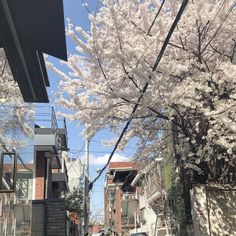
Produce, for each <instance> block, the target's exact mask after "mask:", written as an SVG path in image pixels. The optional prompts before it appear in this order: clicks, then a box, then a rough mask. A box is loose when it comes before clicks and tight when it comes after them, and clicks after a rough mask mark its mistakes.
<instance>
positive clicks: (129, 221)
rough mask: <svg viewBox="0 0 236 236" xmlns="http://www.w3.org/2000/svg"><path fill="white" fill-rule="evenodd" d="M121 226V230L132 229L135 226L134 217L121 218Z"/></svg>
mask: <svg viewBox="0 0 236 236" xmlns="http://www.w3.org/2000/svg"><path fill="white" fill-rule="evenodd" d="M121 226H122V228H133V227H134V226H135V219H134V217H126V216H123V217H122V218H121Z"/></svg>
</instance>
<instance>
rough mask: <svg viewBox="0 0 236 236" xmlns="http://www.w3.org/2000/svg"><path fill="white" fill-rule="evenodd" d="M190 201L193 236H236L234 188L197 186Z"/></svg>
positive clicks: (229, 186)
mask: <svg viewBox="0 0 236 236" xmlns="http://www.w3.org/2000/svg"><path fill="white" fill-rule="evenodd" d="M191 199H192V214H193V227H194V236H233V235H236V224H235V222H236V186H232V185H215V186H206V187H205V186H197V187H194V189H193V191H192V195H191Z"/></svg>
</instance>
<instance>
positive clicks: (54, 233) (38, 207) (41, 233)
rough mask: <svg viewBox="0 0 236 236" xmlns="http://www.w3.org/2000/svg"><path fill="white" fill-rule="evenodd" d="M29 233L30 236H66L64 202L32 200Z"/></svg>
mask: <svg viewBox="0 0 236 236" xmlns="http://www.w3.org/2000/svg"><path fill="white" fill-rule="evenodd" d="M31 231H32V236H66V211H65V201H64V200H62V199H56V200H55V199H54V200H45V201H40V200H34V201H33V204H32V227H31Z"/></svg>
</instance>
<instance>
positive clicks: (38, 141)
mask: <svg viewBox="0 0 236 236" xmlns="http://www.w3.org/2000/svg"><path fill="white" fill-rule="evenodd" d="M39 114H40V115H38V116H36V119H35V122H36V123H37V124H36V125H35V129H34V130H35V135H34V172H33V175H34V176H33V196H32V235H50V236H51V235H67V233H66V230H67V225H66V223H67V215H66V209H65V201H64V199H63V196H64V194H65V193H66V192H67V191H68V190H69V188H68V175H67V168H66V164H65V159H66V151H67V150H68V140H67V139H68V138H67V131H66V122H65V120H62V122H61V123H59V122H58V120H57V118H56V115H55V111H54V109H53V108H51V113H39ZM47 114H48V115H47Z"/></svg>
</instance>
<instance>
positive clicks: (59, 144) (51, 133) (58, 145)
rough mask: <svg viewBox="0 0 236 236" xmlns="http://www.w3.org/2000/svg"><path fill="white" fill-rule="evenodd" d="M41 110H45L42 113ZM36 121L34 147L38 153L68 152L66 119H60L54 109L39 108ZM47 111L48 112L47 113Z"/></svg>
mask: <svg viewBox="0 0 236 236" xmlns="http://www.w3.org/2000/svg"><path fill="white" fill-rule="evenodd" d="M40 108H44V109H43V112H40ZM38 110H39V111H38V112H37V115H36V119H35V122H36V124H35V129H34V131H35V137H34V145H35V146H36V149H37V150H38V151H51V152H53V153H58V151H67V150H68V137H67V127H66V121H65V119H58V118H57V117H56V113H55V110H54V108H53V107H50V108H48V109H47V108H46V107H39V109H38ZM45 110H46V111H45Z"/></svg>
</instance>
